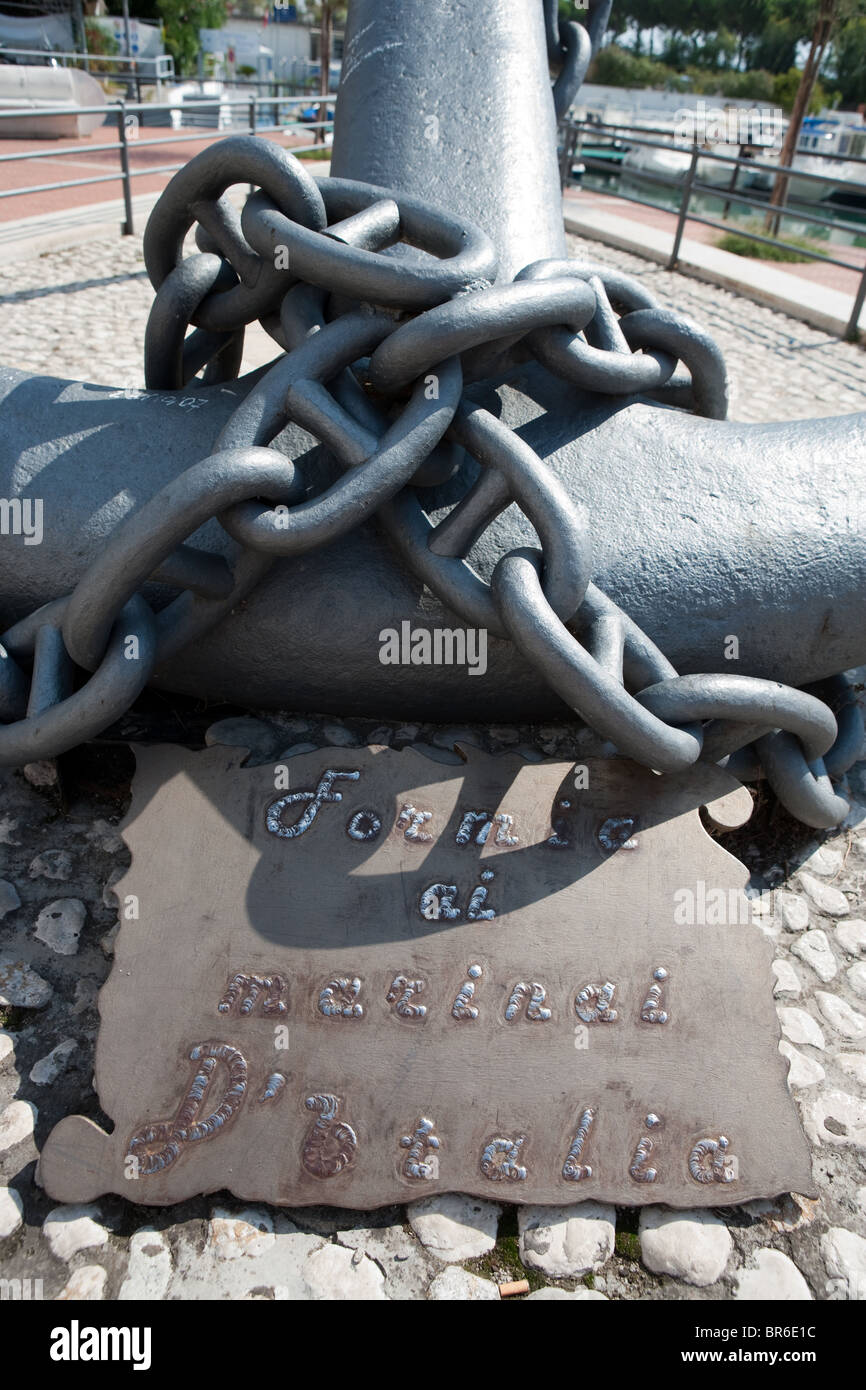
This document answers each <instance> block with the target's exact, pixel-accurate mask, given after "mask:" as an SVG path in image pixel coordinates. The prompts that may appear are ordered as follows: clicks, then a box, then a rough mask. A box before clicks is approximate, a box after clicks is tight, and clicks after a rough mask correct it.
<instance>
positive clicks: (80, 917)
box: [33, 898, 87, 956]
mask: <svg viewBox="0 0 866 1390" xmlns="http://www.w3.org/2000/svg"><path fill="white" fill-rule="evenodd" d="M86 916H87V909H86V908H85V906H84V903H83V902H82V901H81V899H80V898H58V899H57V901H56V902H53V903H48V905H47V906H46V907H43V909H42V911H41V912H40V914H39V916H38V918H37V919H36V926H35V928H34V931H33V935H34V936H35V937H37V939H38V940H39V941H44V942H45V945H46V946H50V947H51V949H52V951H56V952H57V954H58V955H59V956H74V955H75V953H76V952H77V950H78V938H79V936H80V935H81V928H82V927H83V926H84V919H85V917H86Z"/></svg>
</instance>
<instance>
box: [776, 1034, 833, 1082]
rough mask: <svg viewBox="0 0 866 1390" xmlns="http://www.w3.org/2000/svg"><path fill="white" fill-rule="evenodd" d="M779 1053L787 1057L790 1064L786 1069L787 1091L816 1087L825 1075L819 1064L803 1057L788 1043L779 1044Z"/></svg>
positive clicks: (811, 1058)
mask: <svg viewBox="0 0 866 1390" xmlns="http://www.w3.org/2000/svg"><path fill="white" fill-rule="evenodd" d="M779 1051H780V1052H781V1054H782V1056H783V1057H787V1059H788V1062H789V1063H790V1065H789V1067H788V1090H789V1091H796V1090H801V1089H802V1088H803V1087H805V1086H816V1085H817V1084H818V1082H819V1081H823V1080H824V1077H825V1076H826V1075H827V1073H826V1072H825V1070H824V1068H823V1067H822V1066H821V1063H820V1062H816V1061H815V1059H814V1058H813V1057H805V1056H804V1055H803V1053H802V1052H798V1051H797V1049H796V1047H792V1046H791V1044H790V1043H789V1042H785V1041H784V1040H783V1041H782V1042H780V1043H779Z"/></svg>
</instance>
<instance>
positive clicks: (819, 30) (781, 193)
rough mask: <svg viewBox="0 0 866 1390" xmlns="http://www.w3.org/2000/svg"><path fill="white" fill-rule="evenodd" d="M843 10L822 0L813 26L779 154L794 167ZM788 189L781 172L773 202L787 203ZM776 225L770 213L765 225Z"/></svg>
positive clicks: (834, 2) (769, 228)
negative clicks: (795, 157) (814, 96)
mask: <svg viewBox="0 0 866 1390" xmlns="http://www.w3.org/2000/svg"><path fill="white" fill-rule="evenodd" d="M838 13H839V0H818V13H817V14H816V16H815V23H814V27H813V29H812V38H811V40H810V43H809V53H808V55H807V58H806V64H805V66H804V68H803V71H802V73H801V74H800V80H799V82H798V85H797V91H796V93H795V95H794V101H793V104H792V106H791V119H790V120H789V121H788V129H787V130H786V131H785V139H784V141H783V143H782V151H781V154H780V155H779V163H780V164H784V165H786V166H790V164H791V162H792V161H793V158H794V153H795V151H796V149H797V146H798V144H799V143H800V130H801V128H802V125H803V120H804V118H805V115H806V112H807V111H808V109H809V103H810V102H811V100H812V95H813V92H814V91H815V84H816V82H817V81H818V73H819V72H820V71H821V65H822V63H823V62H824V58H825V56H826V54H827V45H828V44H829V42H830V36H831V34H832V32H833V26H834V24H835V23H836V19H837V18H838ZM787 192H788V175H787V174H777V175H776V177H775V180H774V181H773V192H772V195H771V201H772V202H774V203H784V201H785V198H786V196H787ZM774 225H778V215H777V214H776V213H772V212H768V213H767V217H766V222H765V226H766V228H767V231H768V232H771V231H772V230H773V227H774Z"/></svg>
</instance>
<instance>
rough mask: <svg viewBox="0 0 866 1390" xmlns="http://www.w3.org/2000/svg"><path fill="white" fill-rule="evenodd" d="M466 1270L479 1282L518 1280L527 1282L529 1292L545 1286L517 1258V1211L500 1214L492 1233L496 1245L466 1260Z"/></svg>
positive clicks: (499, 1282) (542, 1281) (539, 1278)
mask: <svg viewBox="0 0 866 1390" xmlns="http://www.w3.org/2000/svg"><path fill="white" fill-rule="evenodd" d="M466 1268H467V1269H468V1270H469V1271H470V1272H471V1273H472V1274H478V1275H480V1276H481V1278H482V1279H492V1280H493V1282H494V1284H508V1283H512V1282H514V1281H516V1280H518V1279H526V1280H528V1282H529V1292H530V1293H535V1291H536V1289H543V1288H546V1287H547V1280H546V1279H545V1278H544V1276H543V1275H542V1274H539V1272H538V1270H537V1269H527V1268H526V1266H525V1265H524V1264H523V1262H522V1261H521V1258H520V1244H519V1240H518V1232H517V1208H516V1207H507V1208H506V1210H505V1211H504V1212H503V1214H502V1217H501V1219H500V1222H499V1228H498V1231H497V1234H496V1244H495V1245H494V1247H493V1249H492V1250H489V1251H488V1252H487V1254H486V1255H479V1257H478V1258H477V1259H475V1260H468V1261H467V1263H466Z"/></svg>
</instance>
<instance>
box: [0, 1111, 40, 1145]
mask: <svg viewBox="0 0 866 1390" xmlns="http://www.w3.org/2000/svg"><path fill="white" fill-rule="evenodd" d="M38 1113H39V1112H38V1111H37V1109H36V1106H35V1105H31V1103H30V1101H29V1100H13V1101H10V1102H9V1104H8V1105H7V1106H6V1109H5V1110H4V1111H2V1113H0V1153H8V1151H9V1150H10V1149H14V1148H15V1146H16V1144H22V1143H23V1142H24V1140H25V1139H29V1138H30V1137H31V1135H32V1134H33V1127H34V1125H35V1124H36V1117H37V1115H38Z"/></svg>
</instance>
